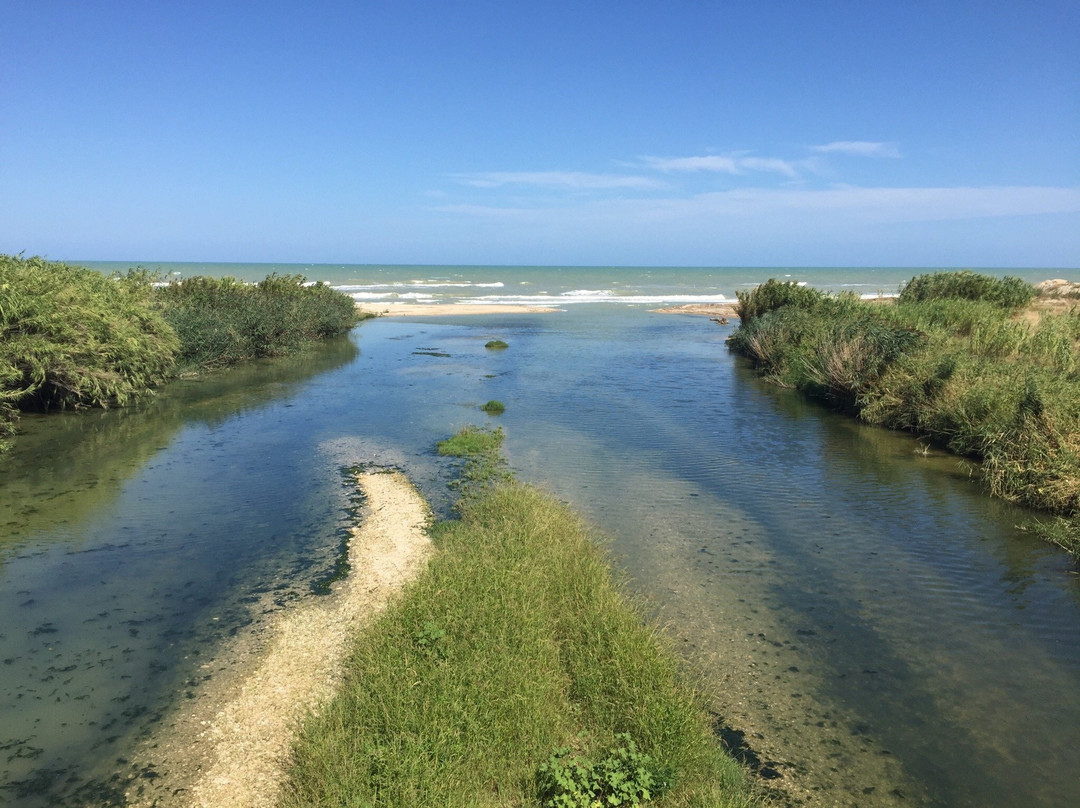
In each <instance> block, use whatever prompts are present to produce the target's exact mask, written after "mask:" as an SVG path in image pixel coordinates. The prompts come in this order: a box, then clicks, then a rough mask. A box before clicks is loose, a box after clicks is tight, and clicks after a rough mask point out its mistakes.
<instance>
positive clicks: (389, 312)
mask: <svg viewBox="0 0 1080 808" xmlns="http://www.w3.org/2000/svg"><path fill="white" fill-rule="evenodd" d="M356 308H358V309H359V310H360V311H361V312H363V313H364V314H374V315H376V316H378V317H448V316H454V317H458V316H460V315H462V314H466V315H467V314H547V313H549V312H553V311H562V309H556V308H552V307H551V306H526V305H521V304H516V303H490V304H488V303H460V304H458V303H357V304H356Z"/></svg>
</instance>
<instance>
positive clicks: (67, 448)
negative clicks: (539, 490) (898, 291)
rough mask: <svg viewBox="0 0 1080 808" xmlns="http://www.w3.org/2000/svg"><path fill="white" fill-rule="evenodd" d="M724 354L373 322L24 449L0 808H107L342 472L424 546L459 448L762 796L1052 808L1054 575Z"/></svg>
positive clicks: (314, 570)
mask: <svg viewBox="0 0 1080 808" xmlns="http://www.w3.org/2000/svg"><path fill="white" fill-rule="evenodd" d="M727 333H729V330H728V329H726V328H723V327H718V326H716V325H714V324H712V323H710V322H709V321H708V320H706V319H704V318H692V317H678V316H665V315H656V314H652V313H649V312H648V311H645V310H644V309H642V308H634V307H621V306H620V307H612V306H610V305H589V304H583V305H581V306H578V307H574V308H572V309H571V310H570V311H568V312H566V313H560V314H554V315H536V316H532V315H513V316H503V317H475V318H473V317H468V318H465V317H462V318H449V319H439V320H430V321H422V320H421V321H417V320H409V321H401V320H378V321H373V322H368V323H366V324H364V325H362V326H361V327H360V328H358V329H357V331H356V332H354V334H353V342H351V343H342V344H337V345H334V346H329V347H328V348H327V349H325V350H323V351H320V352H319V353H317V354H316V355H313V356H308V357H304V358H302V359H300V360H293V361H286V362H267V363H261V364H259V365H257V366H255V367H252V368H246V369H244V370H241V371H233V372H230V373H228V374H223V375H221V376H218V377H214V378H211V379H208V380H203V381H199V382H185V383H180V384H178V385H174V386H172V387H170V388H169V389H168V390H166V391H165V392H163V393H162V394H161V395H159V396H158V397H157V398H156V399H155V400H153V401H151V402H149V403H147V404H146V405H144V406H142V407H140V408H138V409H134V410H126V411H122V412H109V413H97V414H90V415H77V416H61V417H59V419H56V418H50V419H47V420H45V419H39V420H36V421H30V422H28V423H27V430H28V434H27V435H24V436H22V437H20V439H19V442H18V444H17V448H16V452H15V454H14V455H13V456H12V457H10V458H9V459H8V461H5V463H4V465H0V513H2V514H3V516H2V517H0V609H2V613H3V615H4V625H3V628H2V629H0V662H2V663H3V667H2V668H0V670H2V672H3V677H2V679H0V782H2V783H3V784H4V787H3V788H2V789H0V803H3V802H4V801H5V800H6V802H7V803H8V804H11V805H18V806H39V805H60V804H64V803H65V802H67V803H68V804H77V799H76V798H77V797H78V796H79V795H80V794H82V795H85V794H87V793H93V794H96V795H99V800H100V799H103V798H104V797H103V796H102V795H104V796H108V795H109V794H110V793H113V792H115V790H116V788H118V787H119V786H120V785H122V783H123V778H124V777H127V776H128V774H129V773H130V772H129V767H128V766H127V764H126V761H127V760H128V759H129V756H130V753H131V750H132V749H133V748H134V747H135V745H136V744H137V743H138V741H139V739H140V738H141V737H144V736H146V735H147V734H149V733H151V732H152V731H153V730H154V728H155V726H156V720H157V718H158V717H159V716H160V714H161V713H162V711H164V710H167V709H169V707H170V705H175V704H176V703H177V702H178V701H179V700H183V699H184V698H186V697H187V695H188V694H189V693H190V692H191V690H192V688H193V687H194V685H195V684H196V682H195V681H193V680H195V679H197V678H198V676H199V675H200V673H199V671H200V669H199V665H198V663H199V660H200V659H201V658H203V657H204V656H205V655H206V654H208V653H209V652H210V651H211V650H212V648H213V646H214V644H215V641H216V640H217V639H219V638H221V637H226V636H228V635H229V634H230V633H231V632H234V631H236V630H238V629H241V628H242V627H243V626H244V625H245V624H246V622H247V621H249V620H250V619H251V618H252V615H251V614H250V608H251V604H253V603H256V602H260V603H261V602H262V599H263V597H264V596H265V594H266V593H272V594H273V595H274V597H276V598H277V599H278V600H279V601H282V602H284V601H287V600H288V599H290V598H294V597H298V596H303V595H306V593H308V592H309V591H310V586H311V583H312V582H313V581H315V580H317V579H318V578H320V577H321V576H324V575H326V574H327V573H328V572H329V571H330V570H331V569H332V568H333V562H334V559H335V556H336V553H337V551H338V546H339V542H340V538H341V531H342V530H343V529H344V527H345V525H346V524H347V520H348V513H347V508H348V496H349V491H348V487H347V485H346V484H345V482H344V480H343V479H342V476H341V470H342V469H343V468H344V467H346V466H348V465H351V464H354V463H363V462H376V463H382V464H389V465H396V466H400V467H402V468H404V469H405V470H406V471H407V472H408V473H409V474H410V475H411V476H412V477H413V478H414V479H415V480H416V481H417V482H418V484H419V486H420V488H421V490H422V491H424V493H425V494H426V495H427V496H428V497H429V498H430V499H431V500H432V501H433V502H434V504H435V506H436V508H437V509H439V510H441V511H442V512H444V513H445V512H446V508H447V507H448V504H449V494H448V492H447V491H446V488H445V481H446V479H447V476H448V474H449V462H448V461H445V460H442V459H440V458H437V457H436V456H435V455H434V454H433V445H434V443H435V441H437V440H439V439H441V438H443V437H445V436H447V435H448V434H450V433H451V432H453V431H454V430H456V429H457V428H458V427H460V426H462V425H464V424H466V423H470V422H472V423H499V424H501V425H503V426H504V427H505V429H506V431H507V445H506V448H507V453H508V455H509V457H510V460H511V464H512V465H513V467H514V468H515V469H516V470H517V471H518V473H519V475H520V476H522V477H524V478H525V479H528V480H530V481H534V482H538V483H540V484H542V485H544V486H546V487H547V488H549V489H550V490H552V491H553V492H555V493H556V495H557V496H559V497H560V498H562V499H565V500H567V501H570V502H571V503H572V504H573V505H574V506H575V507H577V508H578V509H579V510H581V511H582V512H583V513H584V514H585V515H586V516H587V517H588V518H589V519H591V520H592V521H594V522H595V523H596V524H597V525H599V526H600V527H601V528H602V529H603V530H604V531H606V532H607V533H608V534H609V535H611V536H613V537H614V539H613V543H612V550H613V553H614V554H615V556H616V558H617V560H618V563H619V565H620V566H621V567H622V568H623V569H625V570H626V571H627V573H628V575H629V583H630V586H631V588H632V589H633V590H634V591H636V592H638V593H640V594H642V595H643V596H644V597H646V598H647V599H648V604H649V608H650V609H651V610H652V611H654V612H655V613H656V614H657V615H658V616H659V617H660V618H661V619H663V620H664V621H666V622H667V624H668V625H669V627H670V630H671V633H672V635H673V636H674V637H675V638H676V641H677V642H678V644H679V646H680V647H681V648H682V649H684V650H685V653H686V654H687V657H688V659H689V660H690V661H691V662H692V664H694V665H696V666H698V667H699V668H700V670H701V671H702V672H703V674H704V675H705V677H706V682H707V683H708V684H709V685H710V686H711V687H712V688H713V689H714V690H715V692H716V696H715V699H714V705H713V706H714V709H715V710H716V712H717V713H718V714H719V716H721V718H722V722H723V723H724V724H726V725H727V726H728V727H729V728H731V729H734V730H739V731H742V732H745V733H746V739H747V741H748V743H749V745H750V746H751V747H753V748H754V750H755V752H756V753H758V755H759V757H760V758H761V759H762V760H763V761H764V762H765V763H766V764H767V766H766V769H767V770H768V771H775V772H777V773H779V774H780V775H781V777H780V778H778V779H776V780H771V781H769V782H770V783H772V784H776V783H777V782H781V783H788V784H792V788H791V790H790V793H792V794H794V795H795V797H796V798H798V799H804V800H806V801H807V802H809V803H810V804H821V805H832V804H844V805H846V804H853V805H913V804H918V805H924V804H925V805H942V806H945V805H983V804H994V805H1003V806H1009V805H1015V806H1020V805H1025V806H1027V805H1068V804H1076V803H1078V802H1080V786H1078V784H1077V781H1076V777H1075V772H1076V771H1080V642H1078V640H1080V576H1077V575H1075V574H1073V571H1074V567H1073V565H1072V563H1071V562H1070V561H1069V560H1068V559H1067V558H1066V557H1065V556H1064V555H1063V554H1061V553H1059V552H1057V551H1055V550H1054V549H1053V548H1050V547H1048V546H1045V545H1043V544H1041V543H1040V542H1038V541H1036V540H1035V539H1033V538H1032V537H1030V536H1029V535H1028V534H1025V533H1022V532H1020V531H1018V530H1017V529H1016V527H1015V525H1016V524H1018V523H1022V522H1024V521H1026V520H1027V519H1028V518H1029V515H1028V514H1027V513H1025V512H1023V511H1020V510H1018V509H1015V508H1012V507H1009V506H1007V505H1004V504H1002V503H999V502H994V501H992V500H990V499H988V498H987V497H986V496H985V495H984V494H983V493H982V491H981V490H980V488H979V487H978V485H977V483H975V482H974V481H973V480H972V479H971V478H970V476H969V474H968V470H967V469H966V468H964V467H963V465H962V464H961V463H959V462H958V461H957V460H955V459H954V458H948V457H942V456H940V455H935V454H932V453H931V454H926V455H924V454H922V453H920V452H919V451H917V450H918V449H919V448H920V447H919V444H918V443H917V442H916V441H914V440H912V439H909V438H907V437H904V436H898V435H893V434H890V433H886V432H883V431H879V430H874V429H869V428H865V427H861V426H859V425H857V424H854V423H852V422H851V421H849V420H847V419H844V418H841V417H838V416H834V415H832V414H830V413H828V412H825V411H823V410H821V409H819V408H817V407H815V406H813V405H811V404H808V403H806V402H804V401H802V400H801V399H800V398H799V397H798V396H796V395H794V394H791V393H790V392H788V391H783V390H779V389H776V388H773V387H770V386H768V385H765V384H763V383H762V382H760V381H759V380H757V379H756V378H754V376H753V375H752V374H751V373H750V372H749V371H747V370H746V369H745V368H743V367H742V366H741V363H740V361H739V360H738V359H736V358H735V357H732V356H731V355H729V354H728V352H727V350H726V348H725V347H724V338H725V336H726V335H727ZM492 338H501V339H504V340H506V341H507V342H508V343H510V348H509V349H508V350H505V351H498V352H494V351H488V350H485V349H484V347H483V345H484V343H485V342H486V341H487V340H489V339H492ZM357 347H358V348H359V351H358V350H357ZM447 355H448V356H447ZM492 398H495V399H500V400H502V401H503V402H505V403H506V405H507V410H506V413H505V414H504V415H502V416H500V417H499V418H491V417H489V416H486V415H485V414H484V413H482V412H480V411H479V409H478V407H479V405H480V404H482V403H483V402H485V401H487V400H488V399H492ZM113 774H117V775H118V777H119V778H120V779H119V780H116V781H113V782H110V779H109V778H110V776H111V775H113ZM87 789H94V791H92V792H91V791H87ZM110 789H112V791H110Z"/></svg>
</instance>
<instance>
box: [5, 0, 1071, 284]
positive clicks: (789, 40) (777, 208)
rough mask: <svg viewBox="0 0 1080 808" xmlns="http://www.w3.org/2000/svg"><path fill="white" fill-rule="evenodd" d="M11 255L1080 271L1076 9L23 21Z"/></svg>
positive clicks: (10, 32)
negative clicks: (1069, 269) (988, 267)
mask: <svg viewBox="0 0 1080 808" xmlns="http://www.w3.org/2000/svg"><path fill="white" fill-rule="evenodd" d="M0 31H2V33H3V45H2V46H0V188H2V189H3V190H2V193H0V252H9V253H18V252H26V253H27V254H40V255H46V256H48V257H50V258H54V259H63V260H95V259H100V260H132V261H167V260H177V261H200V260H205V261H297V262H308V261H312V262H350V263H457V264H469V263H477V264H601V265H603V264H615V265H618V264H630V265H641V264H646V265H648V264H661V265H713V266H727V265H746V266H776V265H783V266H800V265H806V266H809V265H837V266H844V265H873V266H1000V267H1008V266H1047V267H1053V266H1057V267H1077V266H1080V56H1078V54H1080V3H1077V2H1075V0H1068V1H1065V2H1039V0H1029V2H1019V1H1018V2H1006V1H1004V0H1001V1H1000V2H992V0H988V1H987V2H970V3H968V2H948V0H938V2H887V3H886V2H872V1H871V0H862V2H828V0H822V1H814V2H811V1H809V0H796V1H793V2H769V0H758V1H757V2H678V1H677V0H663V1H660V0H658V1H657V2H634V0H622V2H588V1H587V0H578V2H574V3H559V2H544V3H534V2H526V1H524V0H522V1H521V2H508V1H507V0H503V2H446V0H443V2H410V1H409V0H397V1H396V2H393V3H390V2H383V3H371V2H319V1H318V0H309V2H305V3H300V2H275V1H274V0H262V1H261V2H230V1H229V0H217V1H216V2H197V1H195V2H182V3H180V2H176V3H148V2H145V0H140V2H124V1H123V0H113V1H112V2H105V1H104V0H101V1H98V0H78V1H75V2H65V0H49V2H25V0H0Z"/></svg>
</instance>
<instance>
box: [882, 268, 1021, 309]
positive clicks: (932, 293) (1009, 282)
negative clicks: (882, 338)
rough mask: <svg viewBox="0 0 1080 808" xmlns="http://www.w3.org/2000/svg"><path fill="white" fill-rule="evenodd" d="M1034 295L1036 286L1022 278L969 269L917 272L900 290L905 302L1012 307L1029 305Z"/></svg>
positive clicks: (901, 299) (901, 298) (902, 299)
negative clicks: (964, 302) (962, 302)
mask: <svg viewBox="0 0 1080 808" xmlns="http://www.w3.org/2000/svg"><path fill="white" fill-rule="evenodd" d="M1034 297H1035V288H1034V287H1033V286H1031V284H1029V283H1027V282H1025V281H1023V280H1021V279H1020V278H1013V277H1010V276H1006V277H1004V278H995V277H993V276H992V275H982V274H980V273H978V272H972V271H971V270H968V269H965V270H961V271H960V272H934V273H930V274H928V275H917V276H916V277H914V278H912V279H911V280H910V281H909V282H908V283H907V284H906V285H905V286H904V288H903V289H902V290H901V291H900V302H901V303H916V302H919V301H923V300H981V301H984V302H986V303H991V304H993V305H995V306H1001V307H1003V308H1008V309H1017V308H1020V307H1021V306H1026V305H1027V304H1028V303H1030V302H1031V300H1032V299H1033V298H1034Z"/></svg>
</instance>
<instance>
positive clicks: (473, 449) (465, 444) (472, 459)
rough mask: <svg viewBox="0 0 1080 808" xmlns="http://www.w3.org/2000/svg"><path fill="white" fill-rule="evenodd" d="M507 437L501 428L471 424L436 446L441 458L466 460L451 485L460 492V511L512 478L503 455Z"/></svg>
mask: <svg viewBox="0 0 1080 808" xmlns="http://www.w3.org/2000/svg"><path fill="white" fill-rule="evenodd" d="M504 438H505V434H504V433H503V431H502V429H501V428H496V429H488V428H486V427H480V426H473V425H471V424H470V425H469V426H466V427H463V428H462V429H460V430H459V431H458V432H457V433H456V434H455V435H453V436H452V437H450V438H447V439H446V440H444V441H439V442H438V443H437V444H436V446H435V448H436V450H437V451H438V453H439V454H440V455H442V456H444V457H458V458H461V459H462V461H463V462H462V465H461V469H460V470H459V472H458V477H457V478H456V479H455V480H453V481H452V482H451V483H450V486H451V487H452V488H456V489H457V490H458V491H459V495H460V502H459V504H458V507H459V508H460V507H464V506H465V504H466V503H468V502H469V501H470V500H472V499H475V498H476V497H477V496H479V495H480V493H481V492H482V491H484V490H485V489H487V488H489V487H490V486H492V485H494V484H495V483H497V482H499V481H502V480H506V479H509V478H510V472H509V471H507V469H506V458H505V457H504V456H503V454H502V443H503V439H504Z"/></svg>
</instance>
